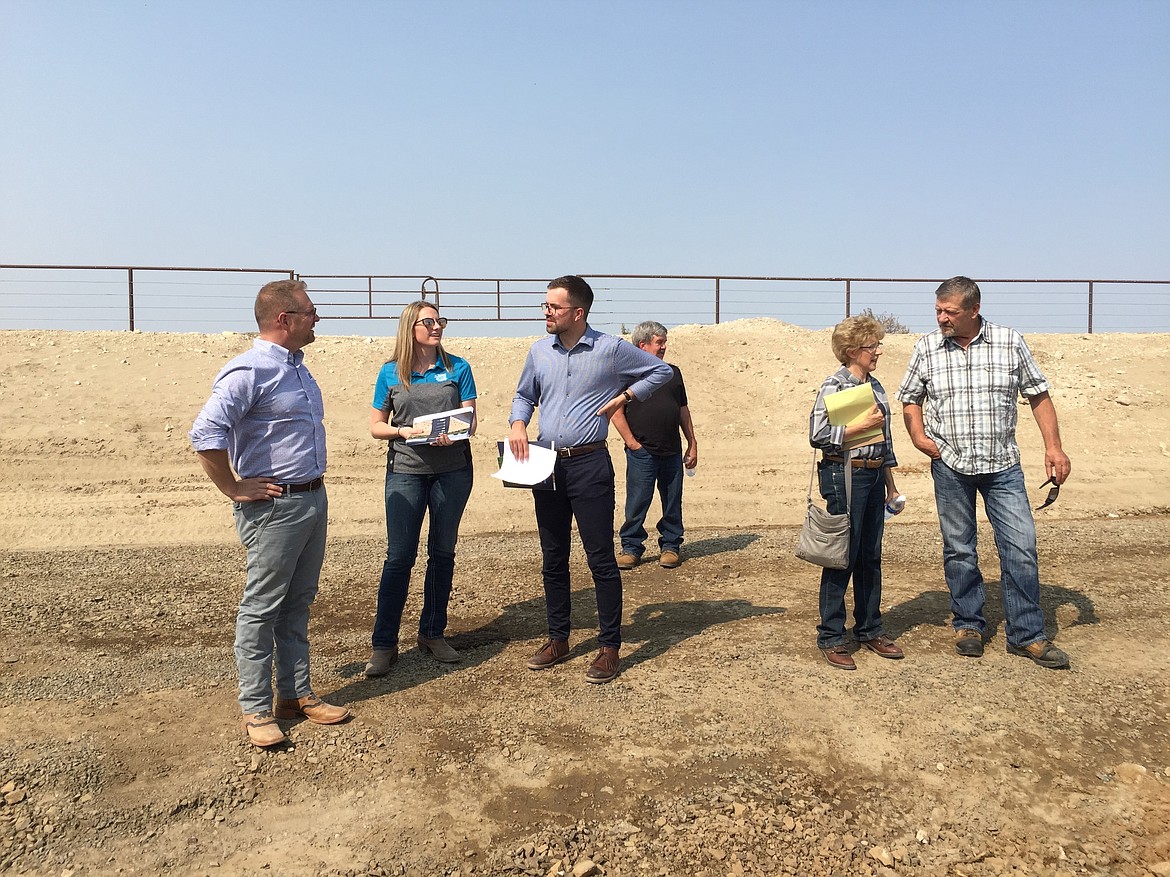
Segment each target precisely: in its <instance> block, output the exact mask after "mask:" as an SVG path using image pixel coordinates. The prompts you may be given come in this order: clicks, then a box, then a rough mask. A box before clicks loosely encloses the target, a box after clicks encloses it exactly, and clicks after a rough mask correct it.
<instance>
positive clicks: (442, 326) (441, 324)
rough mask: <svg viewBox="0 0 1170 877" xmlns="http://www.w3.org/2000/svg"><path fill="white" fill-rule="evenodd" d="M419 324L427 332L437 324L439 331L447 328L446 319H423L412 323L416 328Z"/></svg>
mask: <svg viewBox="0 0 1170 877" xmlns="http://www.w3.org/2000/svg"><path fill="white" fill-rule="evenodd" d="M419 323H422V324H423V325H424V326H426V327H427V331H428V332H429V331H430V330H431V329H434V328H435V325H436V324H438V326H439V328H440V329H446V328H447V318H446V317H423V318H422V319H421V320H415V321H414V324H415V325H416V326H417V325H418V324H419Z"/></svg>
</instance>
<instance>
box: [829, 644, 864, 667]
mask: <svg viewBox="0 0 1170 877" xmlns="http://www.w3.org/2000/svg"><path fill="white" fill-rule="evenodd" d="M821 654H822V655H824V656H825V660H826V661H828V662H829V664H830V665H831V666H833V667H836V668H837V669H838V670H856V669H857V665H856V664H854V663H853V656H852V655H850V654H849V649H847V648H846V647H845V646H833V647H832V648H831V649H821Z"/></svg>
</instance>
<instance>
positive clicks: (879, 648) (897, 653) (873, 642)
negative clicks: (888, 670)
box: [861, 635, 906, 661]
mask: <svg viewBox="0 0 1170 877" xmlns="http://www.w3.org/2000/svg"><path fill="white" fill-rule="evenodd" d="M861 644H862V645H863V646H865V647H866V648H867V649H869V650H870V651H871V652H875V653H876V654H879V655H881V656H882V657H883V658H891V659H893V660H895V661H897V660H900V659H901V658H904V657H906V653H905V652H903V651H902V650H901V649H900V648H898V646H897V645H896V644H895V643H894V641H893V640H892V639H890V638H889V637H888V636H885V635H882V636H875V637H874V638H873V639H863V640H862V641H861Z"/></svg>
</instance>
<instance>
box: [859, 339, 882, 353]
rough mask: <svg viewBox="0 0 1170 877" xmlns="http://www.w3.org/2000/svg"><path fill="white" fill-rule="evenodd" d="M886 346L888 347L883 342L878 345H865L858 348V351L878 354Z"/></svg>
mask: <svg viewBox="0 0 1170 877" xmlns="http://www.w3.org/2000/svg"><path fill="white" fill-rule="evenodd" d="M885 346H886V345H884V344H882V342H880V341H879V342H878V343H877V344H863V345H862V346H861V347H858V348H857V349H858V350H869V351H871V352H873V353H877V351H879V350H881V349H882V348H884V347H885Z"/></svg>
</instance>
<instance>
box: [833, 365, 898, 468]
mask: <svg viewBox="0 0 1170 877" xmlns="http://www.w3.org/2000/svg"><path fill="white" fill-rule="evenodd" d="M873 405H874V398H873V387H871V386H870V385H869V382H868V381H866V382H865V383H864V384H858V385H857V386H856V387H850V388H849V389H848V390H838V391H837V392H836V393H830V394H829V395H828V396H826V397H825V413H827V414H828V415H829V423H831V424H832V425H833V426H849V425H850V424H853V423H856V422H857V421H859V420H861V418H863V417H864V416H865V415H866V413H867V412H868V411H869V409H871V408H873ZM884 438H885V433H884V432H883V431H882V428H881V426H880V425H878V426H875V427H873V428H872V429H867V430H866V431H865V432H860V433H858V434H857V435H855V436H853V437H852V438H850V439H849V440H848V441H846V442H845V450H847V451H851V450H853V449H854V448H860V447H861V446H862V445H872V444H877V443H878V442H880V441H882V440H883V439H884Z"/></svg>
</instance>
